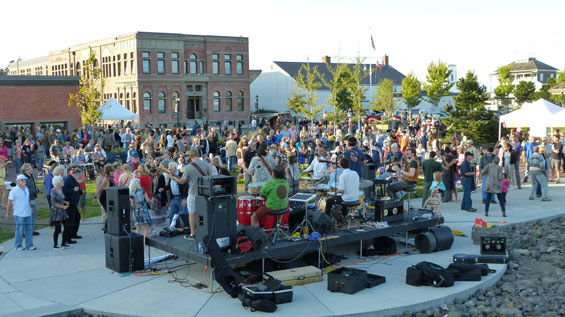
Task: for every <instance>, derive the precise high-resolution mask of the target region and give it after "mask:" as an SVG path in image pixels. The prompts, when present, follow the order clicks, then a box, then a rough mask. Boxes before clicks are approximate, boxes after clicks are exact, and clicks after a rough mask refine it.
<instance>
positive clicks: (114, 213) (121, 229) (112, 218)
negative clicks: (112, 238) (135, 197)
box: [106, 186, 130, 236]
mask: <svg viewBox="0 0 565 317" xmlns="http://www.w3.org/2000/svg"><path fill="white" fill-rule="evenodd" d="M106 213H107V217H108V225H107V228H108V233H109V234H113V235H116V236H125V235H127V234H128V233H129V232H130V203H129V189H128V188H127V187H125V186H119V187H108V188H107V189H106Z"/></svg>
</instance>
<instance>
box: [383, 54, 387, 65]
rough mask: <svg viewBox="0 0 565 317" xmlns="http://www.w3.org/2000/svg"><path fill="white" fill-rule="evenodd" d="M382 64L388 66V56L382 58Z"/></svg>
mask: <svg viewBox="0 0 565 317" xmlns="http://www.w3.org/2000/svg"><path fill="white" fill-rule="evenodd" d="M383 64H385V65H388V55H385V56H383Z"/></svg>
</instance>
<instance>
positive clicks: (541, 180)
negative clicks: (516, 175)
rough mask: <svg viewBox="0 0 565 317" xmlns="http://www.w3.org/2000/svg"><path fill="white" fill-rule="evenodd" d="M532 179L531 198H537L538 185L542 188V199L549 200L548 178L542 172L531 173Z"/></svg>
mask: <svg viewBox="0 0 565 317" xmlns="http://www.w3.org/2000/svg"><path fill="white" fill-rule="evenodd" d="M530 177H531V179H532V192H531V193H530V197H535V195H536V189H537V188H538V184H539V186H540V187H541V197H542V198H547V177H546V176H545V174H544V173H543V172H542V171H530Z"/></svg>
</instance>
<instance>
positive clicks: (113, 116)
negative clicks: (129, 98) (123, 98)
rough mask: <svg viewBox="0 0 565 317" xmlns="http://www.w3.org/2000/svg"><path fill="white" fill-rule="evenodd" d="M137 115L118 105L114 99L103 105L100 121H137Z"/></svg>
mask: <svg viewBox="0 0 565 317" xmlns="http://www.w3.org/2000/svg"><path fill="white" fill-rule="evenodd" d="M137 118H138V115H137V114H135V113H133V112H131V111H129V110H128V109H126V108H125V107H124V106H122V105H120V103H119V102H117V101H116V100H115V99H113V98H110V99H108V101H106V104H104V109H103V110H102V119H101V120H137Z"/></svg>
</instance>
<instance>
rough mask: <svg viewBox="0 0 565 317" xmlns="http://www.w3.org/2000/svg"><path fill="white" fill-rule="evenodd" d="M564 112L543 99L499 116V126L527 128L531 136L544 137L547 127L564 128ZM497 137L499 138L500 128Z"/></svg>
mask: <svg viewBox="0 0 565 317" xmlns="http://www.w3.org/2000/svg"><path fill="white" fill-rule="evenodd" d="M564 111H565V110H564V109H563V108H561V107H559V106H557V105H555V104H553V103H551V102H549V101H547V100H545V99H538V100H537V101H534V102H530V103H525V104H524V105H522V108H520V109H519V110H516V111H512V112H510V113H508V114H505V115H503V116H500V119H499V121H500V122H499V123H500V125H502V124H504V125H505V126H506V127H508V128H519V127H529V128H530V134H531V135H533V136H538V137H544V136H546V129H547V128H548V127H564V126H565V112H564ZM498 136H499V138H500V126H499V133H498Z"/></svg>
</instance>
